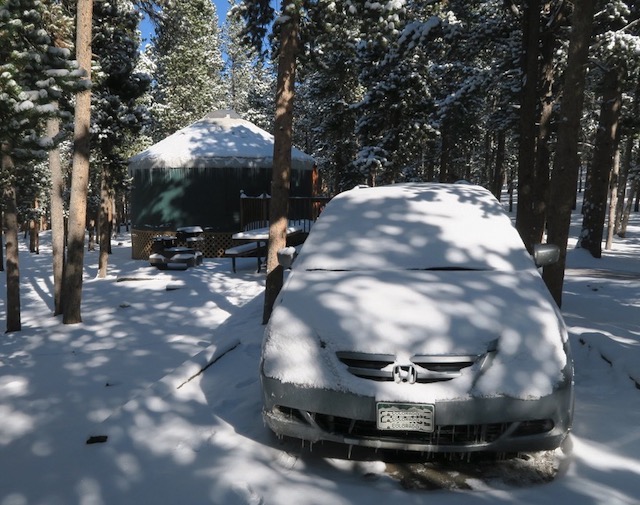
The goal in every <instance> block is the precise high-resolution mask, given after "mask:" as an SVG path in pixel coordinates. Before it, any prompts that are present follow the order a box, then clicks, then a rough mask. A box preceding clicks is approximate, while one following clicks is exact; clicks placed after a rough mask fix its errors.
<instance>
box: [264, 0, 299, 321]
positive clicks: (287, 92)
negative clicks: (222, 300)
mask: <svg viewBox="0 0 640 505" xmlns="http://www.w3.org/2000/svg"><path fill="white" fill-rule="evenodd" d="M282 12H283V13H284V14H285V15H286V18H285V19H286V20H285V21H284V22H283V25H282V32H281V34H280V55H279V57H278V82H277V91H276V114H275V122H274V135H273V137H274V139H273V140H274V145H273V170H272V174H273V175H272V182H271V203H270V206H269V250H268V252H267V281H266V288H265V300H264V311H263V315H262V323H263V324H266V323H267V322H268V321H269V318H270V317H271V311H272V309H273V304H274V303H275V300H276V298H277V296H278V293H280V289H282V283H283V278H284V277H283V276H284V273H283V270H282V267H281V266H280V265H278V250H280V249H281V248H283V247H285V246H286V243H287V224H288V215H287V214H288V205H289V186H290V174H291V147H292V137H293V100H294V96H295V91H294V84H295V73H296V57H297V55H298V45H299V41H298V25H299V14H298V10H297V6H296V4H295V2H294V1H293V0H284V2H283V4H282Z"/></svg>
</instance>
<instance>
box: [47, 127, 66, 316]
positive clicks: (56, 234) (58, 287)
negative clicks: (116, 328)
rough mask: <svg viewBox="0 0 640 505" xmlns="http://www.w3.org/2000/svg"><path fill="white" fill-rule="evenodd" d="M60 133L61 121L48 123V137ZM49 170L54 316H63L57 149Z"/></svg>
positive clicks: (60, 181)
mask: <svg viewBox="0 0 640 505" xmlns="http://www.w3.org/2000/svg"><path fill="white" fill-rule="evenodd" d="M59 131H60V120H59V119H58V118H51V119H49V120H48V121H47V135H48V136H49V137H51V138H55V137H56V136H57V135H58V132H59ZM49 169H50V171H51V249H52V255H53V298H54V307H55V309H54V315H56V316H57V315H59V314H62V306H61V303H60V293H61V292H62V277H63V274H62V271H63V267H64V176H63V175H62V162H61V160H60V150H59V149H58V148H57V147H56V148H55V149H52V150H51V151H49Z"/></svg>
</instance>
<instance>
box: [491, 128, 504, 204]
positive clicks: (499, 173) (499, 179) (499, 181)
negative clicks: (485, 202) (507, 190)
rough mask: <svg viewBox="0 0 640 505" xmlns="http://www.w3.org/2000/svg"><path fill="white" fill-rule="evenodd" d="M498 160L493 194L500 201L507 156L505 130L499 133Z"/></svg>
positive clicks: (495, 168)
mask: <svg viewBox="0 0 640 505" xmlns="http://www.w3.org/2000/svg"><path fill="white" fill-rule="evenodd" d="M497 135H498V138H497V146H496V159H495V164H494V168H493V177H492V179H493V182H492V186H491V187H492V190H491V192H492V193H493V194H494V195H495V196H496V198H497V199H498V200H500V196H501V194H502V185H503V183H504V154H505V134H504V130H500V131H498V134H497Z"/></svg>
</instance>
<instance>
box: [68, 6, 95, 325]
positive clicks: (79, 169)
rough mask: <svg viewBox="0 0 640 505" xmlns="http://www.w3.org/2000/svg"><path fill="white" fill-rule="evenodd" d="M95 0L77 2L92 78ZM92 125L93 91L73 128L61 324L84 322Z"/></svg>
mask: <svg viewBox="0 0 640 505" xmlns="http://www.w3.org/2000/svg"><path fill="white" fill-rule="evenodd" d="M92 11H93V3H92V0H78V13H77V18H78V20H77V25H78V26H77V36H76V59H77V60H78V64H79V66H80V68H81V69H83V70H84V71H85V72H86V75H87V79H90V78H91V16H92ZM90 126H91V91H90V90H88V89H87V90H86V91H82V92H80V93H78V95H77V97H76V115H75V127H74V151H73V170H72V176H71V201H70V203H69V231H68V245H67V251H68V253H67V262H66V266H65V270H64V283H63V289H62V312H63V318H62V322H63V323H64V324H76V323H80V322H82V314H81V310H80V305H81V302H82V274H83V266H84V239H85V229H86V224H87V223H86V222H87V193H88V188H89V136H90V132H89V128H90Z"/></svg>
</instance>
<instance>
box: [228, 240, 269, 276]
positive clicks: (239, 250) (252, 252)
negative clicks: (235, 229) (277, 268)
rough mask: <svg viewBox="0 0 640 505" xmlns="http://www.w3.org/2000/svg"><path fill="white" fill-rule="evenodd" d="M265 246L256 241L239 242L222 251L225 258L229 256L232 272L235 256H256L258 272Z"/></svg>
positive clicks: (234, 269)
mask: <svg viewBox="0 0 640 505" xmlns="http://www.w3.org/2000/svg"><path fill="white" fill-rule="evenodd" d="M264 253H265V247H264V246H262V245H258V243H257V242H250V243H248V244H240V245H236V246H233V247H230V248H229V249H226V250H225V251H224V257H225V258H231V268H232V269H233V273H235V272H236V258H253V257H256V258H258V272H259V271H260V268H261V266H262V261H261V260H262V258H263V257H264Z"/></svg>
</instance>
